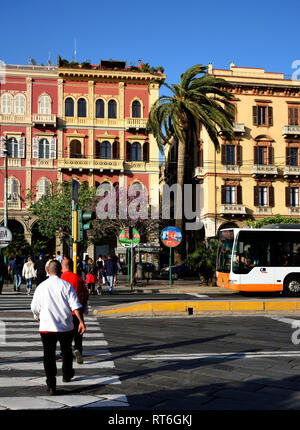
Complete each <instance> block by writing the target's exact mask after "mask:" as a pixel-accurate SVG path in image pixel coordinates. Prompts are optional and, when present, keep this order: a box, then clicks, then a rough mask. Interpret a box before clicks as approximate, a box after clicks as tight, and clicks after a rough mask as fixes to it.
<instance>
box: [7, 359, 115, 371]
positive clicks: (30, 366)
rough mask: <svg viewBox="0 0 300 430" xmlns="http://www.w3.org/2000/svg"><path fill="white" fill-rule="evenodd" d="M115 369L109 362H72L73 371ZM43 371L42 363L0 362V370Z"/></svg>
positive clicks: (58, 365) (59, 365) (59, 367)
mask: <svg viewBox="0 0 300 430" xmlns="http://www.w3.org/2000/svg"><path fill="white" fill-rule="evenodd" d="M61 367H62V362H60V361H59V362H58V363H57V368H58V369H61ZM114 367H115V365H114V362H113V361H111V360H108V361H102V360H92V361H84V362H83V364H78V363H77V362H76V361H74V362H73V368H74V369H78V370H79V369H80V370H82V369H113V368H114ZM20 369H22V370H44V364H43V362H42V361H40V362H39V361H36V362H32V361H31V362H30V363H29V362H27V361H4V362H3V361H2V362H1V363H0V370H6V371H7V370H20Z"/></svg>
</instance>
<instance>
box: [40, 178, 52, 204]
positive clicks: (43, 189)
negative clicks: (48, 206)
mask: <svg viewBox="0 0 300 430" xmlns="http://www.w3.org/2000/svg"><path fill="white" fill-rule="evenodd" d="M49 189H50V181H48V179H41V180H40V181H39V182H38V186H37V199H38V200H39V199H40V198H41V197H43V196H44V195H45V194H47V191H48V190H49Z"/></svg>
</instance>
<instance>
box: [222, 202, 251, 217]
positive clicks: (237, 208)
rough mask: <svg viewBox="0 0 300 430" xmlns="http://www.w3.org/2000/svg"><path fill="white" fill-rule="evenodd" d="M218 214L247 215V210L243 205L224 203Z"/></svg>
mask: <svg viewBox="0 0 300 430" xmlns="http://www.w3.org/2000/svg"><path fill="white" fill-rule="evenodd" d="M219 213H220V214H223V215H247V210H246V206H245V205H241V204H234V203H226V204H223V205H221V207H220V212H219Z"/></svg>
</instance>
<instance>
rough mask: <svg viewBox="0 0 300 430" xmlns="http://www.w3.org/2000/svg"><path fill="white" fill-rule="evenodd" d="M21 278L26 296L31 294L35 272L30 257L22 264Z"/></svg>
mask: <svg viewBox="0 0 300 430" xmlns="http://www.w3.org/2000/svg"><path fill="white" fill-rule="evenodd" d="M22 276H23V278H24V279H25V281H26V288H27V295H28V296H29V295H30V294H31V289H32V280H33V279H35V278H36V272H35V270H34V263H33V261H32V259H31V257H28V258H27V262H26V263H24V266H23V270H22Z"/></svg>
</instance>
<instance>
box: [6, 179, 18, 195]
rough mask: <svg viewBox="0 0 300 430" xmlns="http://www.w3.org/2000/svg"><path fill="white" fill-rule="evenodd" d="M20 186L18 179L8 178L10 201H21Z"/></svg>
mask: <svg viewBox="0 0 300 430" xmlns="http://www.w3.org/2000/svg"><path fill="white" fill-rule="evenodd" d="M19 186H20V184H19V181H18V180H17V179H16V178H8V200H10V201H17V200H18V199H19Z"/></svg>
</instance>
